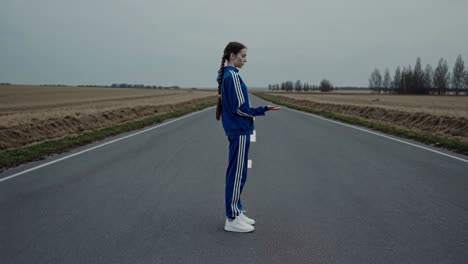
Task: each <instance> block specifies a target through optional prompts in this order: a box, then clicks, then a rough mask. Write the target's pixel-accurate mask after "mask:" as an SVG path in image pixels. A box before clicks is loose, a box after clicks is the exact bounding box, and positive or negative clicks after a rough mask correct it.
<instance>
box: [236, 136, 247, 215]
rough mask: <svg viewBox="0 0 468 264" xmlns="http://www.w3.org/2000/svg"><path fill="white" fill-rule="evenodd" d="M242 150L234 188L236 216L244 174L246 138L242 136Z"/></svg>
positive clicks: (238, 212) (238, 211)
mask: <svg viewBox="0 0 468 264" xmlns="http://www.w3.org/2000/svg"><path fill="white" fill-rule="evenodd" d="M241 137H242V149H241V151H242V152H241V162H240V169H239V178H238V179H237V186H236V196H235V199H236V202H235V203H234V208H235V209H236V214H240V210H239V208H238V207H237V205H238V204H239V199H240V190H241V185H242V177H243V174H244V159H245V142H246V136H245V135H242V136H241Z"/></svg>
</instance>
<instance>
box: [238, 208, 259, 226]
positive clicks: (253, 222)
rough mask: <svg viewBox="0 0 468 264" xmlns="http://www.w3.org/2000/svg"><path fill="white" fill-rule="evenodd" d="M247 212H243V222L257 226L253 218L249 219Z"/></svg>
mask: <svg viewBox="0 0 468 264" xmlns="http://www.w3.org/2000/svg"><path fill="white" fill-rule="evenodd" d="M244 212H245V211H241V213H240V215H239V218H240V219H241V220H242V222H244V223H247V224H249V225H255V220H253V219H252V218H248V217H247V216H246V215H245V214H244Z"/></svg>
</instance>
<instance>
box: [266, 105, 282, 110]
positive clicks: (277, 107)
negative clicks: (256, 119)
mask: <svg viewBox="0 0 468 264" xmlns="http://www.w3.org/2000/svg"><path fill="white" fill-rule="evenodd" d="M267 107H268V110H281V107H279V106H274V105H267Z"/></svg>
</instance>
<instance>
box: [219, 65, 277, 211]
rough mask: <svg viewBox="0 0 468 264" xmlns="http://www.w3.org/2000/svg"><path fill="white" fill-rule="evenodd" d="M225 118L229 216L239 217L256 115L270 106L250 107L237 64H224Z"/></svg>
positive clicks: (223, 105) (227, 208)
mask: <svg viewBox="0 0 468 264" xmlns="http://www.w3.org/2000/svg"><path fill="white" fill-rule="evenodd" d="M221 95H222V96H221V102H222V112H221V119H222V122H223V128H224V131H225V133H226V136H227V137H228V139H229V165H228V168H227V172H226V190H225V203H226V216H227V217H229V218H235V216H237V215H239V214H240V212H241V210H242V203H241V200H240V195H241V193H242V189H243V188H244V184H245V181H246V179H247V160H248V152H249V146H250V135H251V134H252V133H253V129H254V122H253V117H254V116H259V115H265V112H266V111H268V107H266V106H262V107H257V108H252V107H250V103H249V97H248V93H247V86H246V85H245V83H244V82H243V81H242V78H241V77H240V76H239V70H238V69H237V68H236V67H233V66H226V67H224V75H223V82H222V86H221Z"/></svg>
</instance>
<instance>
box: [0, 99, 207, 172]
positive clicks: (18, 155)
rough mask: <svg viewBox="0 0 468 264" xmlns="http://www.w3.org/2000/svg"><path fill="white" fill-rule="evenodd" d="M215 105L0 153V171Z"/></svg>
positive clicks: (198, 106)
mask: <svg viewBox="0 0 468 264" xmlns="http://www.w3.org/2000/svg"><path fill="white" fill-rule="evenodd" d="M213 105H216V103H211V102H208V103H202V104H199V105H196V106H194V107H190V108H184V109H181V110H178V111H175V112H171V113H166V114H163V115H160V116H153V117H148V118H145V119H142V120H139V121H134V122H129V123H125V124H120V125H116V126H113V127H108V128H103V129H100V130H96V131H92V132H89V133H85V134H82V135H79V136H74V137H65V138H62V139H58V140H50V141H46V142H43V143H40V144H37V145H32V146H27V147H22V148H16V149H8V150H3V151H0V171H1V170H4V169H6V168H10V167H14V166H17V165H20V164H22V163H25V162H28V161H33V160H39V159H43V158H44V157H45V156H46V155H50V154H56V153H62V152H65V151H67V150H70V149H72V148H75V147H78V146H82V145H85V144H89V143H91V142H94V141H97V140H101V139H104V138H106V137H109V136H114V135H117V134H120V133H123V132H128V131H132V130H136V129H140V128H143V127H146V126H150V125H153V124H157V123H161V122H162V121H164V120H167V119H171V118H176V117H179V116H183V115H186V114H188V113H191V112H195V111H199V110H202V109H205V108H208V107H210V106H213Z"/></svg>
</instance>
